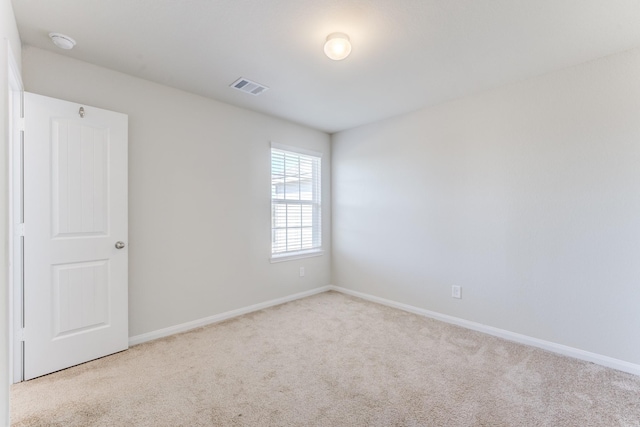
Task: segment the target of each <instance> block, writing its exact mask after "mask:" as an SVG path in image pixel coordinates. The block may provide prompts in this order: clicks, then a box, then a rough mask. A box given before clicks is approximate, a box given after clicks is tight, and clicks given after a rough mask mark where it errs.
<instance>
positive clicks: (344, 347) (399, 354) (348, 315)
mask: <svg viewBox="0 0 640 427" xmlns="http://www.w3.org/2000/svg"><path fill="white" fill-rule="evenodd" d="M11 393H12V395H11V398H12V402H11V411H12V419H13V425H15V426H241V425H246V426H580V427H586V426H608V427H610V426H640V377H636V376H633V375H629V374H625V373H623V372H619V371H615V370H611V369H607V368H603V367H600V366H597V365H594V364H590V363H585V362H581V361H578V360H574V359H570V358H565V357H562V356H558V355H555V354H552V353H547V352H545V351H542V350H538V349H535V348H530V347H526V346H523V345H519V344H514V343H511V342H508V341H504V340H501V339H498V338H494V337H491V336H487V335H483V334H480V333H477V332H473V331H469V330H465V329H462V328H458V327H455V326H452V325H448V324H445V323H440V322H437V321H434V320H430V319H426V318H423V317H420V316H416V315H413V314H408V313H405V312H402V311H399V310H395V309H392V308H388V307H384V306H380V305H377V304H373V303H370V302H366V301H362V300H359V299H356V298H351V297H349V296H345V295H342V294H339V293H335V292H328V293H323V294H320V295H316V296H313V297H310V298H306V299H303V300H299V301H294V302H291V303H288V304H284V305H281V306H278V307H273V308H270V309H266V310H263V311H260V312H256V313H252V314H248V315H245V316H242V317H239V318H236V319H233V320H229V321H227V322H224V323H219V324H217V325H212V326H208V327H204V328H200V329H197V330H194V331H191V332H187V333H184V334H181V335H176V336H172V337H169V338H165V339H161V340H157V341H153V342H150V343H146V344H142V345H139V346H136V347H133V348H131V349H130V350H128V351H126V352H123V353H119V354H116V355H113V356H109V357H106V358H103V359H100V360H97V361H94V362H90V363H86V364H84V365H81V366H77V367H74V368H70V369H67V370H65V371H61V372H58V373H55V374H52V375H48V376H46V377H42V378H39V379H35V380H32V381H29V382H25V383H21V384H18V385H15V386H13V388H12V391H11Z"/></svg>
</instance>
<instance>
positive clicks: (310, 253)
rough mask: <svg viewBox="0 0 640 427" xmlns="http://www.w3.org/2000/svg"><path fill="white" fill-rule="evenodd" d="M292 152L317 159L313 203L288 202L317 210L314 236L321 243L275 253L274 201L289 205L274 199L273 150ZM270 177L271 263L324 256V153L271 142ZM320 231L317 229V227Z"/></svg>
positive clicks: (313, 230)
mask: <svg viewBox="0 0 640 427" xmlns="http://www.w3.org/2000/svg"><path fill="white" fill-rule="evenodd" d="M274 149H275V150H278V151H284V152H290V153H292V154H298V155H303V156H311V157H315V158H317V161H318V165H317V174H318V176H317V177H316V176H315V175H314V176H313V177H312V180H313V181H315V180H316V179H317V182H316V184H317V192H314V193H313V196H312V200H311V201H301V200H289V201H288V202H293V204H299V205H301V206H302V205H311V206H312V209H314V210H316V214H317V215H318V220H317V221H316V220H312V235H313V236H316V238H317V239H318V241H319V245H318V246H316V247H313V248H309V249H301V250H294V251H286V252H277V253H274V252H273V243H274V229H275V228H274V214H273V213H274V200H277V203H275V204H287V200H286V199H285V200H279V199H274V197H273V176H274V175H273V150H274ZM269 162H270V165H269V175H270V187H271V188H270V194H271V195H270V199H271V200H270V201H271V203H270V205H271V215H270V216H271V250H270V254H271V257H270V261H271V262H272V263H276V262H282V261H290V260H296V259H302V258H309V257H316V256H321V255H323V254H324V250H323V247H322V153H321V152H318V151H312V150H307V149H304V148H299V147H293V146H290V145H284V144H279V143H275V142H271V147H270V149H269ZM314 225H315V227H317V228H318V230H316V229H315V227H314Z"/></svg>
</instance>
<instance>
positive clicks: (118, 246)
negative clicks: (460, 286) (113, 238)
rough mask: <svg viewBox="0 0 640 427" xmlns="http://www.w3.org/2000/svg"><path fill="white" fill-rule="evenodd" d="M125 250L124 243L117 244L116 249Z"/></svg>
mask: <svg viewBox="0 0 640 427" xmlns="http://www.w3.org/2000/svg"><path fill="white" fill-rule="evenodd" d="M122 248H124V242H116V249H122Z"/></svg>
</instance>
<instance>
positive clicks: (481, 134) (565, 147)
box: [332, 50, 640, 364]
mask: <svg viewBox="0 0 640 427" xmlns="http://www.w3.org/2000/svg"><path fill="white" fill-rule="evenodd" d="M332 141H333V144H332V167H333V175H332V181H333V188H332V197H333V218H332V220H333V267H332V268H333V277H332V278H333V284H335V285H338V286H343V287H346V288H349V289H352V290H356V291H360V292H364V293H369V294H372V295H375V296H378V297H382V298H387V299H391V300H395V301H397V302H401V303H406V304H410V305H413V306H417V307H420V308H424V309H428V310H432V311H436V312H440V313H444V314H448V315H452V316H456V317H459V318H463V319H467V320H471V321H475V322H479V323H482V324H486V325H490V326H493V327H497V328H501V329H505V330H509V331H513V332H517V333H520V334H525V335H528V336H531V337H536V338H539V339H543V340H548V341H551V342H555V343H559V344H564V345H567V346H571V347H574V348H578V349H582V350H586V351H590V352H594V353H598V354H601V355H606V356H610V357H613V358H617V359H620V360H624V361H627V362H631V363H636V364H638V363H640V340H639V339H638V334H639V333H640V50H633V51H629V52H626V53H622V54H618V55H614V56H610V57H606V58H603V59H599V60H597V61H593V62H590V63H587V64H583V65H581V66H578V67H574V68H570V69H565V70H562V71H559V72H555V73H552V74H548V75H545V76H542V77H540V78H536V79H533V80H529V81H526V82H521V83H517V84H513V85H509V86H507V87H502V88H499V89H496V90H492V91H489V92H485V93H481V94H478V95H476V96H472V97H468V98H465V99H461V100H458V101H455V102H451V103H447V104H445V105H441V106H439V107H436V108H431V109H425V110H421V111H418V112H415V113H413V114H409V115H404V116H401V117H397V118H392V119H389V120H385V121H382V122H378V123H375V124H371V125H367V126H363V127H360V128H357V129H352V130H349V131H345V132H341V133H338V134H336V135H334V136H333V138H332ZM452 285H460V286H462V295H463V298H462V299H461V300H455V299H452V298H451V296H450V295H451V286H452Z"/></svg>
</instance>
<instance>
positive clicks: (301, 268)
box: [300, 267, 304, 277]
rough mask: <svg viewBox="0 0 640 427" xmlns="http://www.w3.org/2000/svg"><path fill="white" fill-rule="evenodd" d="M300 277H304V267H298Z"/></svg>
mask: <svg viewBox="0 0 640 427" xmlns="http://www.w3.org/2000/svg"><path fill="white" fill-rule="evenodd" d="M300 277H304V267H300Z"/></svg>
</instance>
